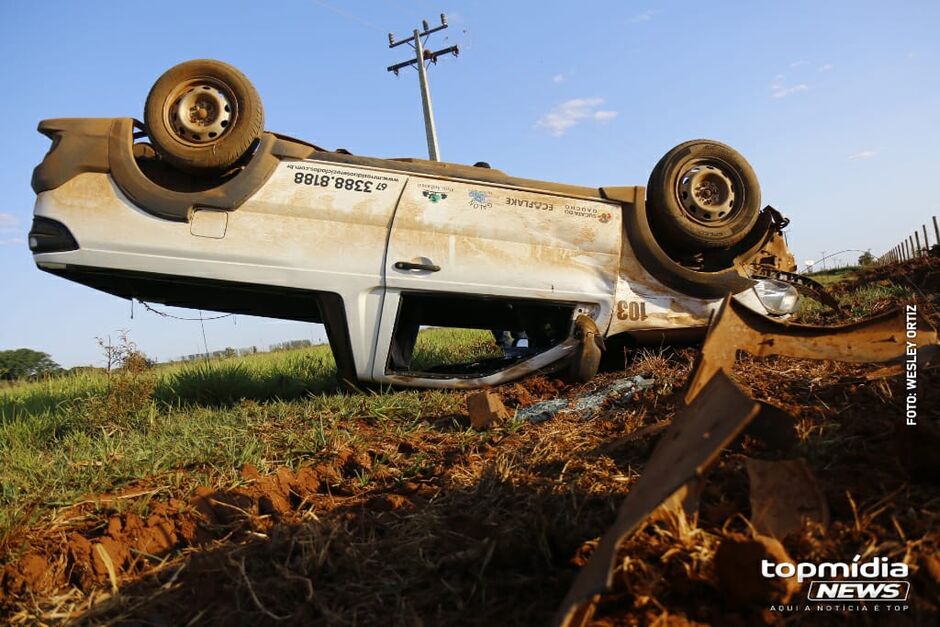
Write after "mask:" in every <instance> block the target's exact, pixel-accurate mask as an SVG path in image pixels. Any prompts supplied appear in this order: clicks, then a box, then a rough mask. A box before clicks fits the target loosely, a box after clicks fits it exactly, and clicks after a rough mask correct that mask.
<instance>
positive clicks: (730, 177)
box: [646, 139, 760, 256]
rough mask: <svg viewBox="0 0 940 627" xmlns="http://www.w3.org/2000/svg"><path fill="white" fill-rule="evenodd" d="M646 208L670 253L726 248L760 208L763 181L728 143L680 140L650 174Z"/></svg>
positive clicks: (754, 219) (741, 235) (747, 229)
mask: <svg viewBox="0 0 940 627" xmlns="http://www.w3.org/2000/svg"><path fill="white" fill-rule="evenodd" d="M646 208H647V215H648V217H649V221H650V226H651V227H652V230H653V234H654V235H655V236H656V239H657V240H659V242H660V244H661V246H662V247H663V248H664V249H665V250H666V252H667V253H669V254H670V255H673V256H675V255H680V256H681V255H686V254H688V253H696V252H700V251H702V250H703V249H712V248H727V247H729V246H733V245H735V244H737V243H738V242H740V241H741V240H742V239H744V237H745V236H746V235H747V234H748V232H750V230H751V228H753V226H754V224H755V222H757V217H758V215H759V214H760V184H759V183H758V181H757V175H756V174H754V170H753V169H752V168H751V166H750V164H749V163H748V162H747V161H746V160H745V159H744V157H742V156H741V154H740V153H738V152H737V151H736V150H734V149H733V148H731V147H729V146H726V145H725V144H722V143H719V142H716V141H711V140H706V139H696V140H693V141H688V142H685V143H683V144H679V145H678V146H676V147H675V148H673V149H672V150H670V151H669V152H668V153H666V154H665V156H663V158H662V159H660V160H659V163H657V164H656V167H655V168H653V172H652V173H651V174H650V179H649V184H648V185H647V189H646Z"/></svg>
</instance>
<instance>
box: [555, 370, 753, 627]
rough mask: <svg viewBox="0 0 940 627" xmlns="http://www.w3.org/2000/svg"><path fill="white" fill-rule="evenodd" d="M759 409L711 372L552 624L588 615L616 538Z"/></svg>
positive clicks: (607, 573)
mask: <svg viewBox="0 0 940 627" xmlns="http://www.w3.org/2000/svg"><path fill="white" fill-rule="evenodd" d="M758 411H760V405H759V404H758V403H756V402H755V401H753V400H752V399H750V398H749V397H748V396H747V394H745V393H744V391H743V390H741V388H739V387H738V386H737V385H736V384H735V383H734V382H733V381H732V380H731V378H730V377H729V376H728V375H727V374H726V373H725V372H723V371H720V370H719V371H718V372H716V373H714V375H713V376H712V377H711V379H710V380H709V382H708V384H707V385H705V386H704V388H703V390H702V393H701V394H700V395H699V396H698V398H697V399H696V402H695V404H694V405H690V406H687V407H685V408H683V409H682V410H681V411H680V412H679V413H678V414H676V417H675V419H674V420H673V422H672V424H671V425H670V426H669V428H668V429H667V431H666V432H665V433H664V434H663V436H662V438H661V439H660V441H659V443H658V444H657V445H656V448H655V450H654V451H653V454H652V455H651V456H650V460H649V462H648V463H647V464H646V466H645V467H644V469H643V473H642V474H641V475H640V478H639V479H638V480H637V482H636V484H635V485H634V486H633V488H632V489H631V490H630V492H629V493H628V494H627V497H626V499H624V502H623V504H622V505H621V506H620V511H619V513H618V515H617V521H616V522H615V523H614V524H613V525H612V526H611V527H610V528H609V529H608V530H607V532H606V533H605V534H604V536H603V537H602V538H601V540H600V543H599V544H598V546H597V549H596V550H595V551H594V553H593V554H592V555H591V558H590V560H588V563H587V564H585V565H584V567H583V568H582V569H581V572H580V573H578V576H577V578H576V579H575V581H574V584H573V585H572V586H571V588H570V589H569V590H568V594H567V595H566V596H565V600H564V601H563V602H562V605H561V608H560V609H559V612H558V614H557V616H556V619H555V622H554V624H555V625H559V626H562V627H571V626H574V625H583V624H584V623H585V622H587V621H588V620H590V618H591V616H592V615H593V612H594V609H593V608H594V603H595V602H596V600H597V599H598V598H599V595H600V594H601V593H603V592H604V591H605V590H607V589H608V588H609V587H610V585H611V583H612V579H613V566H614V562H615V560H616V557H617V548H618V547H619V546H620V543H621V542H622V541H623V540H624V539H625V538H626V537H627V536H629V535H630V534H631V533H633V532H634V531H636V530H637V529H638V528H639V526H640V524H641V523H642V522H643V521H644V520H646V518H647V517H649V516H650V514H652V513H653V512H654V511H655V510H656V509H657V508H658V507H659V506H660V504H662V503H663V502H664V501H665V500H666V499H668V498H669V497H670V496H671V495H672V494H674V493H675V492H676V491H677V490H680V489H682V488H683V487H684V486H685V485H686V484H687V483H689V482H690V481H692V480H694V479H696V478H698V477H701V475H702V474H703V473H704V472H705V469H706V468H708V466H710V465H711V464H712V462H714V461H715V459H717V457H718V454H719V453H720V452H721V450H722V449H723V448H725V447H726V446H728V444H730V443H731V441H732V440H734V438H736V437H737V436H738V435H739V434H740V433H741V431H743V430H744V428H745V427H746V426H747V424H748V423H749V422H750V421H751V420H752V419H753V418H754V416H756V415H757V413H758Z"/></svg>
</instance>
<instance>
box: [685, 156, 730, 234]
mask: <svg viewBox="0 0 940 627" xmlns="http://www.w3.org/2000/svg"><path fill="white" fill-rule="evenodd" d="M739 189H741V183H740V180H739V177H737V176H735V175H734V174H733V173H732V172H729V170H728V169H727V166H725V165H724V164H723V163H719V162H713V161H697V162H693V163H691V164H689V165H688V166H686V168H685V170H684V171H683V172H682V174H681V175H680V176H679V178H678V179H677V181H676V198H677V200H678V201H679V206H681V207H682V210H683V211H684V212H685V214H686V215H687V216H688V217H689V218H690V219H692V220H693V221H695V222H698V223H701V224H705V225H708V226H719V225H720V224H722V223H724V222H727V221H728V220H729V219H731V217H732V216H733V215H734V214H735V213H736V209H737V207H738V206H740V202H741V199H740V198H739V196H740V194H739V193H738V191H737V190H739Z"/></svg>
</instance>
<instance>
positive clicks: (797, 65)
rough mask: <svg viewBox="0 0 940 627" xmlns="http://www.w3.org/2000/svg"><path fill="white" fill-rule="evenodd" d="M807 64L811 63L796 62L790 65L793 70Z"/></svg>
mask: <svg viewBox="0 0 940 627" xmlns="http://www.w3.org/2000/svg"><path fill="white" fill-rule="evenodd" d="M807 63H809V61H794V62H793V63H791V64H790V68H791V69H792V68H798V67H800V66H801V65H806V64H807Z"/></svg>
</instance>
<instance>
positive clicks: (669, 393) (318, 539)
mask: <svg viewBox="0 0 940 627" xmlns="http://www.w3.org/2000/svg"><path fill="white" fill-rule="evenodd" d="M937 269H938V266H937V264H936V262H935V261H930V260H928V261H925V262H923V263H922V264H920V265H918V266H916V267H905V268H903V269H901V268H894V269H887V270H883V271H882V270H874V271H872V272H871V273H866V274H860V275H857V277H856V278H855V279H849V280H847V281H843V282H841V283H839V284H838V286H837V287H836V289H838V290H840V291H839V296H840V298H841V299H842V300H843V302H844V303H845V304H846V305H849V306H850V308H851V307H857V308H858V310H859V311H860V310H861V309H863V308H867V309H868V310H871V309H877V308H880V307H883V306H886V305H887V304H888V303H890V302H897V301H898V300H899V298H903V300H905V301H912V302H916V303H917V304H918V306H919V307H920V308H921V311H922V312H923V313H925V314H926V315H928V316H929V317H930V318H931V319H932V321H933V323H934V324H936V323H937V321H938V318H937V316H936V315H935V311H936V310H935V307H936V298H937V286H936V282H935V277H936V271H937ZM932 277H933V278H932ZM879 281H887V282H888V284H887V285H882V286H881V287H886V288H888V289H889V291H890V290H891V289H895V288H896V289H897V290H900V289H901V288H903V289H904V290H906V291H904V292H903V294H904V295H903V296H900V297H899V296H898V295H897V294H900V293H901V292H900V291H898V292H897V293H896V294H895V295H894V296H891V295H890V294H889V296H886V297H885V298H883V299H881V298H875V299H872V298H870V296H869V295H868V294H869V292H868V290H869V289H870V288H871V286H872V285H873V284H874V285H875V286H878V282H879ZM899 286H900V287H899ZM850 312H851V309H850ZM850 315H854V314H850ZM834 316H835V314H830V313H826V312H822V311H815V312H814V311H812V310H810V311H809V312H808V313H807V314H806V317H807V318H808V319H829V318H830V317H834ZM472 343H473V342H471V344H472ZM694 356H695V350H694V349H679V350H664V351H656V352H649V351H638V352H636V353H635V354H634V355H633V356H632V358H631V360H630V362H629V363H628V364H627V365H626V372H623V371H621V372H615V373H608V374H605V375H602V376H600V377H598V378H597V379H596V380H594V381H592V382H591V383H589V384H586V385H584V386H580V387H565V386H564V385H563V384H561V383H560V382H558V381H554V380H551V379H547V378H544V377H533V378H530V379H527V380H525V381H523V382H521V383H518V384H510V385H506V386H501V387H499V388H497V389H496V392H497V393H498V394H499V395H500V396H501V397H502V399H503V400H504V402H505V403H506V405H507V406H508V407H510V408H519V407H525V406H528V405H530V404H532V403H534V402H536V401H538V400H544V399H550V398H555V397H559V396H561V397H574V396H576V395H579V394H582V393H584V392H587V391H591V390H596V389H599V388H601V387H603V386H604V385H605V384H606V383H609V382H611V381H613V380H615V379H620V378H622V377H623V376H625V375H626V376H633V375H637V374H640V375H643V376H646V377H652V378H653V379H654V381H655V383H654V385H653V387H652V388H650V389H648V390H645V391H643V392H641V393H637V394H632V395H627V396H620V397H617V396H615V397H612V398H610V399H608V401H607V402H606V403H605V404H604V405H603V406H602V408H601V411H600V412H598V413H597V415H595V416H593V417H592V418H591V419H585V417H584V416H581V415H579V414H577V413H569V414H557V415H556V416H554V417H553V418H552V419H550V420H548V421H545V422H542V423H538V424H533V423H528V422H523V421H521V420H518V419H514V420H510V421H508V422H504V423H502V424H500V425H499V426H497V427H495V428H492V429H490V430H487V431H483V432H476V431H474V430H472V429H470V428H469V423H468V419H467V417H466V415H465V407H464V403H465V398H466V394H465V393H460V392H427V391H392V392H388V393H382V394H378V393H362V394H337V393H320V394H318V395H313V396H306V397H301V398H297V399H295V400H274V401H271V400H262V399H254V400H253V399H251V398H249V399H246V400H241V401H233V400H232V399H227V400H226V401H225V402H222V403H220V402H206V401H204V400H203V401H200V402H198V403H196V404H182V405H181V404H175V405H174V404H172V403H166V402H163V401H159V402H158V401H155V400H154V399H155V397H156V395H157V392H156V391H155V390H159V389H160V388H159V385H160V383H159V381H157V382H154V381H153V379H152V377H150V376H149V375H147V374H146V373H143V374H139V375H134V376H129V377H127V378H126V379H123V380H122V381H123V382H122V383H120V384H116V382H114V381H112V382H111V385H110V388H102V389H100V390H98V391H96V392H95V393H93V394H91V395H90V396H89V398H90V399H92V400H87V399H86V400H82V399H84V398H85V396H88V395H73V397H72V398H77V399H79V400H78V401H68V402H65V403H61V404H60V405H59V406H57V407H48V406H43V407H44V408H43V409H41V410H38V411H37V412H36V413H35V414H29V413H17V414H16V415H9V414H7V415H6V416H7V417H5V419H4V423H3V425H2V427H0V481H2V487H3V490H2V495H0V498H2V504H3V508H4V519H3V520H4V537H3V541H2V546H0V554H2V555H3V556H4V558H3V561H5V563H6V566H4V567H3V572H2V575H0V613H2V614H3V615H5V616H6V619H7V620H9V621H12V622H14V623H17V622H19V623H32V622H37V621H42V622H46V623H54V622H63V621H69V620H77V621H83V622H89V623H117V622H121V621H124V620H127V619H131V620H134V621H137V622H138V624H140V623H143V624H150V625H174V624H187V623H189V624H207V625H208V624H246V623H253V624H273V623H278V624H310V623H320V624H331V625H332V624H340V625H342V624H402V625H414V624H545V623H546V622H547V621H549V620H550V619H551V617H552V616H553V614H554V612H555V611H556V609H557V607H558V605H559V603H560V601H561V599H562V597H563V596H564V594H565V592H566V590H567V589H568V587H569V586H570V584H571V582H572V581H573V579H574V577H575V575H576V574H577V572H578V569H579V568H580V567H581V566H583V564H584V563H585V561H586V559H587V558H588V557H589V555H590V553H591V552H592V550H593V548H594V546H595V545H596V540H597V538H598V537H599V536H600V535H601V534H602V533H603V531H604V529H606V528H607V527H608V526H609V525H610V524H611V523H612V522H613V520H614V518H615V517H616V511H617V507H618V505H619V503H620V502H621V501H622V499H623V497H624V495H625V494H626V493H627V492H628V491H629V489H630V486H631V485H632V484H633V483H634V482H635V480H636V478H637V477H638V476H639V475H640V473H642V471H643V464H644V463H645V461H646V460H647V458H648V456H649V452H650V450H651V448H652V446H653V445H654V444H655V442H656V437H657V435H658V433H660V432H661V427H662V426H663V425H665V424H668V421H670V420H671V418H672V416H673V415H674V414H675V412H676V410H677V408H678V406H679V399H680V395H679V391H680V390H681V388H682V386H683V385H684V383H685V380H686V378H687V376H688V374H689V372H690V369H691V363H692V360H693V358H694ZM875 368H876V367H874V366H858V365H845V364H836V363H830V362H809V361H796V360H784V359H771V360H763V361H758V360H741V361H739V362H738V365H737V366H736V369H735V372H734V375H735V377H736V379H737V380H738V382H739V383H741V384H742V385H743V386H745V387H746V388H747V389H749V390H750V392H751V393H752V395H753V396H754V397H755V398H759V399H763V400H767V401H769V402H772V403H773V404H774V405H776V406H778V407H780V408H782V409H784V410H787V411H788V412H790V413H791V414H792V415H793V416H794V417H795V418H796V423H795V425H794V429H793V432H794V437H793V439H794V441H793V442H792V446H790V447H789V449H788V450H787V451H786V453H785V456H792V457H801V458H804V459H806V460H807V462H808V464H809V465H810V467H811V469H812V470H813V472H814V474H815V476H816V477H817V479H818V481H819V484H820V489H821V490H822V492H823V493H824V495H825V497H826V500H827V502H828V504H829V508H830V510H831V518H832V523H831V525H830V526H829V528H828V529H825V530H824V529H821V528H817V527H812V526H807V527H806V528H804V529H803V530H802V531H801V532H800V533H795V534H791V535H790V536H788V537H787V538H785V539H784V543H783V544H784V547H785V549H786V550H787V552H788V553H789V554H790V556H791V557H792V558H794V559H795V560H816V561H819V560H823V559H825V560H851V558H852V557H853V556H854V555H856V554H861V555H870V554H880V555H885V556H889V557H891V558H893V559H899V560H904V561H905V562H906V563H908V564H909V565H910V567H911V573H912V574H911V581H912V594H911V598H910V600H909V602H908V605H909V606H910V607H909V609H908V610H906V611H904V612H901V613H898V614H897V615H896V616H894V617H892V620H894V622H893V623H891V624H935V622H936V620H937V619H938V617H940V610H938V608H937V601H936V599H937V598H938V596H940V594H938V593H940V554H938V548H940V510H938V504H940V497H938V485H940V477H938V474H940V473H938V469H937V466H936V464H937V461H936V460H935V459H934V458H935V455H934V454H933V453H932V452H931V451H933V450H935V448H934V449H931V446H932V442H933V443H934V444H935V443H936V440H933V441H931V440H930V439H929V436H930V435H931V434H930V433H927V434H926V435H924V434H922V433H921V432H918V433H917V434H916V437H912V432H911V431H909V430H904V429H903V428H902V427H901V425H902V414H903V412H902V409H903V406H902V403H903V401H902V398H903V394H902V392H903V390H902V387H901V386H902V382H901V380H900V379H899V378H898V377H894V378H887V379H876V380H873V381H869V380H867V379H866V378H865V376H864V375H865V374H866V373H868V372H871V371H873V370H874V369H875ZM938 379H940V376H938V374H937V371H935V370H925V371H923V372H921V375H920V380H919V385H920V389H921V390H922V394H923V396H922V397H921V400H920V407H921V414H920V419H921V421H922V422H923V423H924V424H930V423H931V421H932V422H933V424H937V421H938V420H940V402H938V401H940V399H938V398H937V395H938V393H940V392H938V391H940V385H938V383H940V380H938ZM121 385H123V386H124V387H123V388H122V387H120V386H121ZM115 387H117V388H118V390H119V392H120V394H123V395H124V396H126V397H127V398H124V397H115V393H114V389H115ZM323 389H325V390H327V391H329V390H328V388H323ZM94 399H98V400H94ZM109 399H110V400H109ZM6 402H7V403H8V406H9V405H10V404H14V401H12V400H9V399H8V400H7V401H6ZM2 403H3V401H0V406H2ZM745 455H747V456H752V457H763V458H767V459H774V458H778V457H781V456H783V455H784V454H783V453H781V452H780V451H779V450H776V449H774V448H767V447H762V445H761V442H760V441H759V439H758V440H757V441H752V440H745V441H743V442H739V443H738V444H736V445H735V446H733V447H732V448H731V449H729V450H728V451H726V452H725V453H723V455H722V457H721V459H720V461H719V463H718V465H717V466H716V468H715V469H714V470H713V472H712V473H711V474H710V475H709V477H708V481H707V484H706V490H705V495H704V498H703V501H702V507H701V510H700V517H699V520H698V522H697V524H696V525H693V526H691V527H690V526H687V525H682V524H679V523H677V522H676V521H669V520H666V521H663V522H659V523H656V524H649V525H647V526H645V527H644V528H643V529H642V530H641V531H640V532H639V533H637V534H636V535H635V536H633V537H632V538H631V539H630V540H629V541H628V542H627V543H626V545H625V546H624V547H623V549H622V551H621V555H620V557H621V559H620V560H618V567H617V570H616V576H615V586H614V590H613V591H612V593H611V594H609V595H606V596H605V597H604V598H603V599H602V601H601V604H600V606H599V609H598V613H597V615H596V616H595V622H596V623H597V624H606V625H611V624H649V623H653V622H656V621H660V622H661V623H662V624H667V623H668V624H687V623H688V622H689V621H697V622H704V623H711V624H738V625H747V624H761V623H768V624H774V623H781V624H783V623H786V624H791V623H795V624H844V623H846V622H858V623H861V624H867V623H873V622H876V619H871V618H869V617H868V616H867V615H863V614H862V613H856V612H852V611H848V610H845V611H839V610H835V611H831V612H827V613H825V614H802V613H799V612H789V611H787V612H771V611H769V610H768V608H767V607H766V606H762V605H760V604H756V605H742V604H740V603H736V602H734V601H732V600H730V599H729V597H728V595H727V590H726V589H725V587H723V586H722V585H720V584H719V583H718V581H717V577H716V572H715V564H714V555H715V551H716V550H717V547H718V546H719V545H720V543H721V542H722V540H723V539H724V538H726V537H728V536H729V535H730V534H734V533H748V522H747V521H748V518H749V516H750V511H749V507H750V505H749V502H748V485H747V474H746V473H745V471H744V469H743V459H744V456H745ZM746 576H747V575H746V574H743V575H742V577H745V578H746Z"/></svg>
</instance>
